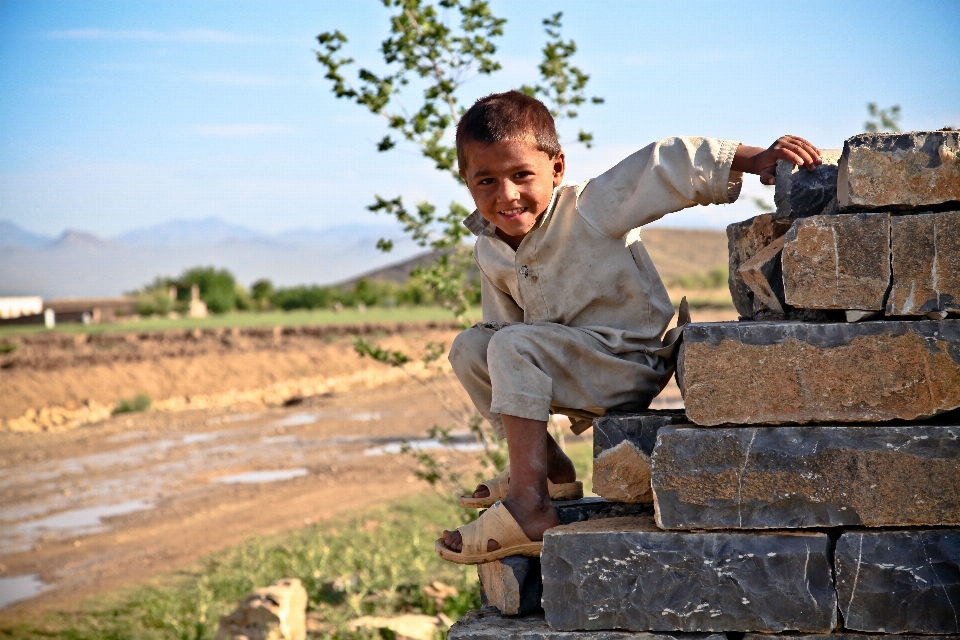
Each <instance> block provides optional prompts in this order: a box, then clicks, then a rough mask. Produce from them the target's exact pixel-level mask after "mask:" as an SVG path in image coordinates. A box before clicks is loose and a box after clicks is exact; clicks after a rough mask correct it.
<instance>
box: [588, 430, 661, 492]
mask: <svg viewBox="0 0 960 640" xmlns="http://www.w3.org/2000/svg"><path fill="white" fill-rule="evenodd" d="M593 492H594V493H595V494H597V495H598V496H601V497H603V498H605V499H607V500H610V501H612V502H637V503H652V502H653V492H652V490H651V489H650V456H648V455H647V454H645V453H644V452H643V451H641V450H640V449H639V448H638V447H637V446H636V445H634V444H633V443H632V442H630V441H629V440H624V441H623V442H621V443H620V444H618V445H617V446H615V447H613V448H612V449H607V450H606V451H604V452H603V453H601V454H600V455H599V456H597V457H596V458H594V460H593Z"/></svg>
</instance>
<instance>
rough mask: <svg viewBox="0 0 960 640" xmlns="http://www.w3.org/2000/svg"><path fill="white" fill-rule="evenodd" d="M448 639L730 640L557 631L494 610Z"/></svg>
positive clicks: (466, 620) (537, 619)
mask: <svg viewBox="0 0 960 640" xmlns="http://www.w3.org/2000/svg"><path fill="white" fill-rule="evenodd" d="M447 638H448V640H502V639H503V638H519V639H520V640H726V636H723V635H721V634H708V633H650V632H644V631H640V632H631V631H556V630H554V629H551V628H550V626H549V625H548V624H547V623H546V621H545V620H544V619H543V615H542V614H541V615H531V616H524V617H522V618H510V617H507V616H503V615H500V614H499V613H498V612H497V611H494V610H492V609H488V608H485V609H481V610H480V611H476V610H474V611H469V612H467V614H466V615H465V616H463V617H462V618H460V620H458V621H457V623H456V624H454V625H453V626H452V627H450V632H449V633H448V634H447Z"/></svg>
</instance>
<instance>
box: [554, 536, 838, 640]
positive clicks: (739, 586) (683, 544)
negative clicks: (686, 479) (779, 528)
mask: <svg viewBox="0 0 960 640" xmlns="http://www.w3.org/2000/svg"><path fill="white" fill-rule="evenodd" d="M541 563H542V567H543V601H542V602H543V608H544V611H545V615H546V620H547V622H548V623H549V624H550V626H551V627H553V628H554V629H558V630H573V629H586V630H595V629H627V630H631V631H647V630H651V631H765V632H779V631H785V630H797V631H814V632H823V631H829V630H831V629H833V628H834V627H835V625H836V621H837V606H836V592H835V591H834V587H833V578H832V573H831V565H830V540H829V538H828V537H827V536H826V535H825V534H820V533H817V534H813V533H730V532H690V533H687V532H684V533H678V532H673V531H661V530H659V529H657V527H656V525H655V524H654V523H653V519H652V518H649V517H641V518H611V519H605V520H596V521H592V522H582V523H577V524H574V525H568V526H564V527H556V528H553V529H550V530H548V531H547V533H546V535H545V536H544V545H543V552H542V554H541Z"/></svg>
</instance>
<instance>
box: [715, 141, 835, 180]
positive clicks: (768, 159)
mask: <svg viewBox="0 0 960 640" xmlns="http://www.w3.org/2000/svg"><path fill="white" fill-rule="evenodd" d="M777 160H786V161H788V162H792V163H793V164H795V165H801V164H802V165H803V166H804V167H806V168H807V170H808V171H813V170H814V169H816V168H817V166H818V165H820V164H821V160H820V149H817V148H816V147H815V146H813V145H812V144H810V143H809V142H807V141H806V140H804V139H803V138H798V137H797V136H783V137H781V138H779V139H778V140H777V141H776V142H774V143H773V144H772V145H770V148H769V149H764V148H762V147H748V146H746V145H743V144H741V145H740V146H739V147H738V148H737V152H736V153H735V154H734V156H733V165H732V166H731V167H730V168H731V170H732V171H743V172H744V173H755V174H758V175H759V176H760V182H762V183H763V184H767V185H769V184H773V183H774V182H776V179H777Z"/></svg>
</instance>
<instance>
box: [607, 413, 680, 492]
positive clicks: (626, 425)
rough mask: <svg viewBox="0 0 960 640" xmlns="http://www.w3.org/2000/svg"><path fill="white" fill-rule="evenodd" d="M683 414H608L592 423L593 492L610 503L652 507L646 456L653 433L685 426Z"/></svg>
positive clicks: (651, 443) (651, 442)
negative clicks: (672, 427) (645, 504)
mask: <svg viewBox="0 0 960 640" xmlns="http://www.w3.org/2000/svg"><path fill="white" fill-rule="evenodd" d="M687 422H688V420H687V416H686V414H684V412H683V410H664V411H656V410H651V411H645V412H642V413H608V414H607V415H605V416H603V417H602V418H597V419H596V420H594V421H593V492H594V493H596V494H597V495H599V496H601V497H603V498H605V499H607V500H611V501H614V502H630V503H638V502H642V503H652V502H653V493H652V492H651V490H650V454H651V453H652V452H653V445H654V443H655V442H656V439H657V431H658V430H659V429H660V428H661V427H664V426H668V425H673V424H686V423H687Z"/></svg>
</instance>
